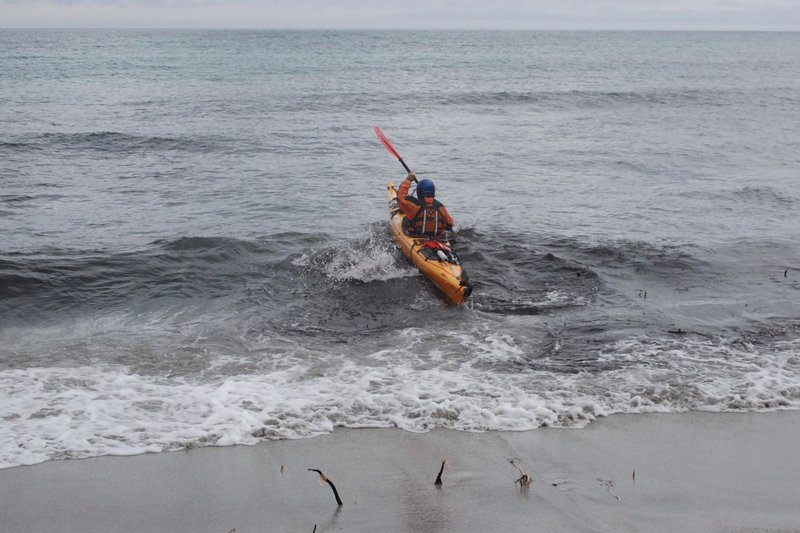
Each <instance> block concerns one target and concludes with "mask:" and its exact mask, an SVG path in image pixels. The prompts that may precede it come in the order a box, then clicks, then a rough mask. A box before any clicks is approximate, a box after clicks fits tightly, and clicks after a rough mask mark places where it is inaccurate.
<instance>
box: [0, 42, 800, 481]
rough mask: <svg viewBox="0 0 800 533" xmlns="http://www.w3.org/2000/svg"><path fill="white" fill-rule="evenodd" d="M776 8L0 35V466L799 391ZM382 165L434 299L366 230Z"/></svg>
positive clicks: (378, 207)
mask: <svg viewBox="0 0 800 533" xmlns="http://www.w3.org/2000/svg"><path fill="white" fill-rule="evenodd" d="M798 71H800V34H796V33H615V32H607V33H606V32H603V33H591V32H584V33H560V32H550V33H547V32H544V33H535V32H505V33H496V32H444V33H434V32H374V33H372V32H322V31H321V32H222V31H219V32H214V31H45V30H31V31H22V30H19V31H18V30H14V31H12V30H2V31H0V72H2V84H0V103H2V105H0V183H2V189H1V190H0V235H2V240H1V241H0V400H1V401H0V466H13V465H18V464H26V463H35V462H40V461H43V460H47V459H51V458H63V457H83V456H90V455H99V454H106V453H112V454H131V453H141V452H144V451H159V450H165V449H173V448H176V447H181V446H186V445H210V444H217V445H228V444H236V443H252V442H256V441H257V440H259V439H263V438H295V437H307V436H311V435H314V434H318V433H320V432H328V431H331V430H332V429H333V428H334V427H337V426H367V427H371V426H381V427H383V426H398V427H401V428H404V429H408V430H413V431H422V430H426V429H429V428H432V427H442V426H444V427H453V428H459V429H467V430H501V429H530V428H536V427H539V426H542V425H562V426H563V425H566V426H581V425H584V424H586V423H587V422H589V421H591V420H593V419H595V418H596V417H598V416H603V415H608V414H612V413H619V412H626V413H634V412H650V411H664V412H674V411H684V410H695V409H700V410H711V411H729V410H773V409H797V408H798V407H800V244H798V242H800V229H798V217H797V214H796V213H797V212H798V205H800V186H798V168H800V156H798V154H799V153H800V135H798V133H797V124H798V118H799V117H800V97H798V95H799V94H800V78H798V76H797V72H798ZM375 125H380V126H381V127H382V128H383V130H384V131H385V132H386V133H387V135H389V137H390V138H391V139H392V141H393V142H394V144H395V146H396V147H397V149H398V150H399V151H400V153H401V154H402V155H403V156H404V157H405V159H406V161H407V162H408V163H409V164H410V165H411V166H412V167H413V168H415V169H417V170H418V172H419V173H420V174H421V175H423V176H425V177H429V178H431V179H434V180H435V181H436V184H437V191H438V192H439V198H440V199H441V200H442V201H443V202H444V203H445V204H446V205H447V206H448V209H449V210H450V212H451V213H452V214H453V215H454V216H455V218H456V220H457V222H458V247H459V255H460V256H461V258H462V260H463V263H464V264H465V266H466V268H467V270H468V272H469V274H470V278H471V280H472V282H473V284H474V286H475V292H474V295H473V297H472V299H471V301H470V302H469V304H468V305H466V306H462V307H454V306H452V305H450V304H448V303H446V302H445V301H444V300H443V299H442V298H441V297H439V296H438V295H437V293H436V291H435V289H434V288H433V287H432V286H431V285H430V284H429V283H427V282H426V281H425V280H424V279H423V278H421V277H420V275H419V274H418V273H417V272H416V271H415V270H414V269H413V268H411V267H410V266H409V264H408V263H407V262H406V261H405V260H404V258H403V257H402V256H401V255H400V254H399V253H398V251H397V250H396V248H395V247H394V245H393V243H392V241H391V239H390V238H389V236H388V234H387V225H386V220H387V218H388V214H387V211H386V198H385V184H386V182H387V181H388V180H389V179H394V180H395V181H397V180H399V179H401V177H402V168H401V167H400V165H399V164H398V163H397V161H396V160H394V159H393V158H392V156H391V155H390V154H389V153H388V152H387V151H386V150H385V149H384V148H383V147H382V146H381V145H380V143H379V142H378V140H377V139H376V138H375V136H374V133H373V127H374V126H375Z"/></svg>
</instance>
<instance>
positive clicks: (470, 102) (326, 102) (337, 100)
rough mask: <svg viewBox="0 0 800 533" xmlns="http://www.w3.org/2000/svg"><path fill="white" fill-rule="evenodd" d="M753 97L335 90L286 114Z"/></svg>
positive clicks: (728, 93)
mask: <svg viewBox="0 0 800 533" xmlns="http://www.w3.org/2000/svg"><path fill="white" fill-rule="evenodd" d="M748 98H750V95H748V94H747V93H746V92H744V91H741V90H735V89H644V90H638V91H603V90H569V91H453V92H439V93H437V92H433V91H426V92H423V93H417V92H409V93H405V94H392V95H391V97H387V95H385V94H380V93H376V94H366V93H359V92H337V93H327V94H315V95H313V96H306V97H300V98H299V99H298V100H296V101H289V102H286V103H285V105H286V106H287V109H288V110H298V111H299V110H303V111H309V110H311V111H316V110H320V111H321V110H325V109H328V108H330V107H331V106H334V107H348V108H355V109H361V110H363V111H364V112H376V111H382V110H384V109H385V108H386V107H387V106H389V107H393V108H394V107H397V108H403V107H406V106H409V105H414V106H415V107H443V106H444V107H447V106H459V107H471V106H481V107H506V106H546V107H553V106H556V107H559V108H563V109H567V108H576V107H577V108H606V107H616V106H630V105H633V106H648V107H652V106H678V107H683V106H697V107H704V108H705V107H715V106H727V105H732V104H735V103H738V102H744V101H747V99H748Z"/></svg>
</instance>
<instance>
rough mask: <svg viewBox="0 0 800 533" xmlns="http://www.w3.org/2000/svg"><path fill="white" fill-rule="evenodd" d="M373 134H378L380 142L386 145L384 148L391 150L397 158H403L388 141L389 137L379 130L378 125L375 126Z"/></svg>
mask: <svg viewBox="0 0 800 533" xmlns="http://www.w3.org/2000/svg"><path fill="white" fill-rule="evenodd" d="M375 135H377V136H378V139H380V140H381V142H382V143H383V145H384V146H385V147H386V149H387V150H389V151H390V152H392V154H393V155H394V156H395V157H396V158H397V159H400V160H402V159H403V158H402V157H400V154H398V153H397V150H395V149H394V146H392V143H390V142H389V139H387V138H386V135H384V134H383V132H382V131H381V129H380V128H379V127H378V126H375Z"/></svg>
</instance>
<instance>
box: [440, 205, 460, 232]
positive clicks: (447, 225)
mask: <svg viewBox="0 0 800 533" xmlns="http://www.w3.org/2000/svg"><path fill="white" fill-rule="evenodd" d="M439 213H441V215H442V218H444V229H446V230H447V231H450V230H451V229H453V224H455V223H456V221H455V220H453V217H451V216H450V213H448V212H447V208H446V207H445V206H442V207H441V208H440V209H439Z"/></svg>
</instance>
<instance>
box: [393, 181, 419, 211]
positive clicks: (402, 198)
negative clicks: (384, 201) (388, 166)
mask: <svg viewBox="0 0 800 533" xmlns="http://www.w3.org/2000/svg"><path fill="white" fill-rule="evenodd" d="M412 181H417V175H416V174H415V173H414V171H413V170H412V171H411V172H409V173H408V176H406V179H404V180H403V183H401V184H400V187H398V188H397V205H398V207H400V209H401V210H402V211H403V213H405V215H406V216H407V217H409V218H412V217H413V216H414V215H415V214H416V212H417V209H418V208H419V206H418V205H417V204H415V203H414V202H411V201H409V200H406V196H408V190H409V189H410V188H411V182H412Z"/></svg>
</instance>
